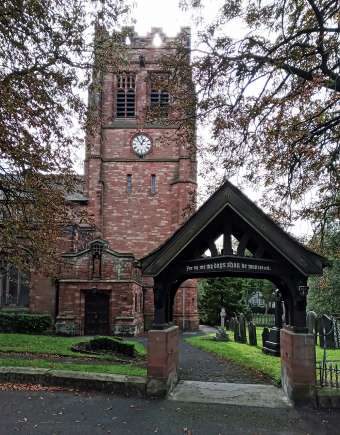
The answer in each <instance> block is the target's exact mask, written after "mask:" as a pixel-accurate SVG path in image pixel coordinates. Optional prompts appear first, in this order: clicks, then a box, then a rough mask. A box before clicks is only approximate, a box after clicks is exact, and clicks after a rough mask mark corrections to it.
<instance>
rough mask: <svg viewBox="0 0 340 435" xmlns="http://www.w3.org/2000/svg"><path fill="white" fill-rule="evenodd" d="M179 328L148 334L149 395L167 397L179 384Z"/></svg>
mask: <svg viewBox="0 0 340 435" xmlns="http://www.w3.org/2000/svg"><path fill="white" fill-rule="evenodd" d="M178 331H179V328H178V326H171V327H169V328H167V329H160V330H150V331H149V332H148V384H147V394H148V395H150V396H165V395H166V394H167V392H168V391H171V390H172V388H173V387H174V386H175V384H176V383H177V369H178V335H179V334H178Z"/></svg>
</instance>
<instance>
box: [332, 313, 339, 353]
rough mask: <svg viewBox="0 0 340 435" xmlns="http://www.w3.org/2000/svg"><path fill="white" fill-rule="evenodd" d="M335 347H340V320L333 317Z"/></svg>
mask: <svg viewBox="0 0 340 435" xmlns="http://www.w3.org/2000/svg"><path fill="white" fill-rule="evenodd" d="M333 327H334V340H335V347H336V348H337V349H339V348H340V322H339V320H338V319H336V318H334V319H333Z"/></svg>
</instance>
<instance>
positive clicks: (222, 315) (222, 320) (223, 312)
mask: <svg viewBox="0 0 340 435" xmlns="http://www.w3.org/2000/svg"><path fill="white" fill-rule="evenodd" d="M225 315H226V312H225V308H221V312H220V316H221V328H224V323H225Z"/></svg>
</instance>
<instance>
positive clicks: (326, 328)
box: [318, 314, 335, 349]
mask: <svg viewBox="0 0 340 435" xmlns="http://www.w3.org/2000/svg"><path fill="white" fill-rule="evenodd" d="M318 329H319V331H318V332H319V336H320V347H322V348H324V347H325V348H326V349H334V348H335V340H334V324H333V319H331V318H330V317H329V316H327V315H326V314H323V315H322V316H321V317H320V318H319V321H318Z"/></svg>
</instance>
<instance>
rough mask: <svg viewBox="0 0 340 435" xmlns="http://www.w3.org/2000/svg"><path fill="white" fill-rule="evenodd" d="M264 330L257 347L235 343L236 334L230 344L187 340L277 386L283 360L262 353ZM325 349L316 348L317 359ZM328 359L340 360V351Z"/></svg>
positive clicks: (201, 338) (211, 337) (208, 337)
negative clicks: (258, 374) (266, 378)
mask: <svg viewBox="0 0 340 435" xmlns="http://www.w3.org/2000/svg"><path fill="white" fill-rule="evenodd" d="M262 330H263V328H256V335H257V346H250V345H248V344H242V343H235V342H234V334H233V332H232V331H228V332H229V337H230V340H231V341H229V342H221V341H215V340H214V336H215V334H209V335H206V336H197V337H190V338H186V339H185V341H186V342H187V343H189V344H191V345H192V346H196V347H199V348H200V349H202V350H205V351H208V352H211V353H214V354H216V355H218V356H219V357H221V358H225V359H229V360H230V361H234V362H236V363H238V364H240V365H242V366H244V367H248V368H251V369H254V370H256V371H258V372H260V373H263V374H265V375H267V376H269V377H270V378H271V379H272V380H273V381H274V382H275V383H276V384H280V382H281V360H280V358H279V357H275V356H271V355H266V354H264V353H263V352H262ZM322 357H323V349H321V348H320V347H319V346H316V359H317V361H320V360H322ZM327 359H329V360H340V349H332V350H327Z"/></svg>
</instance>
